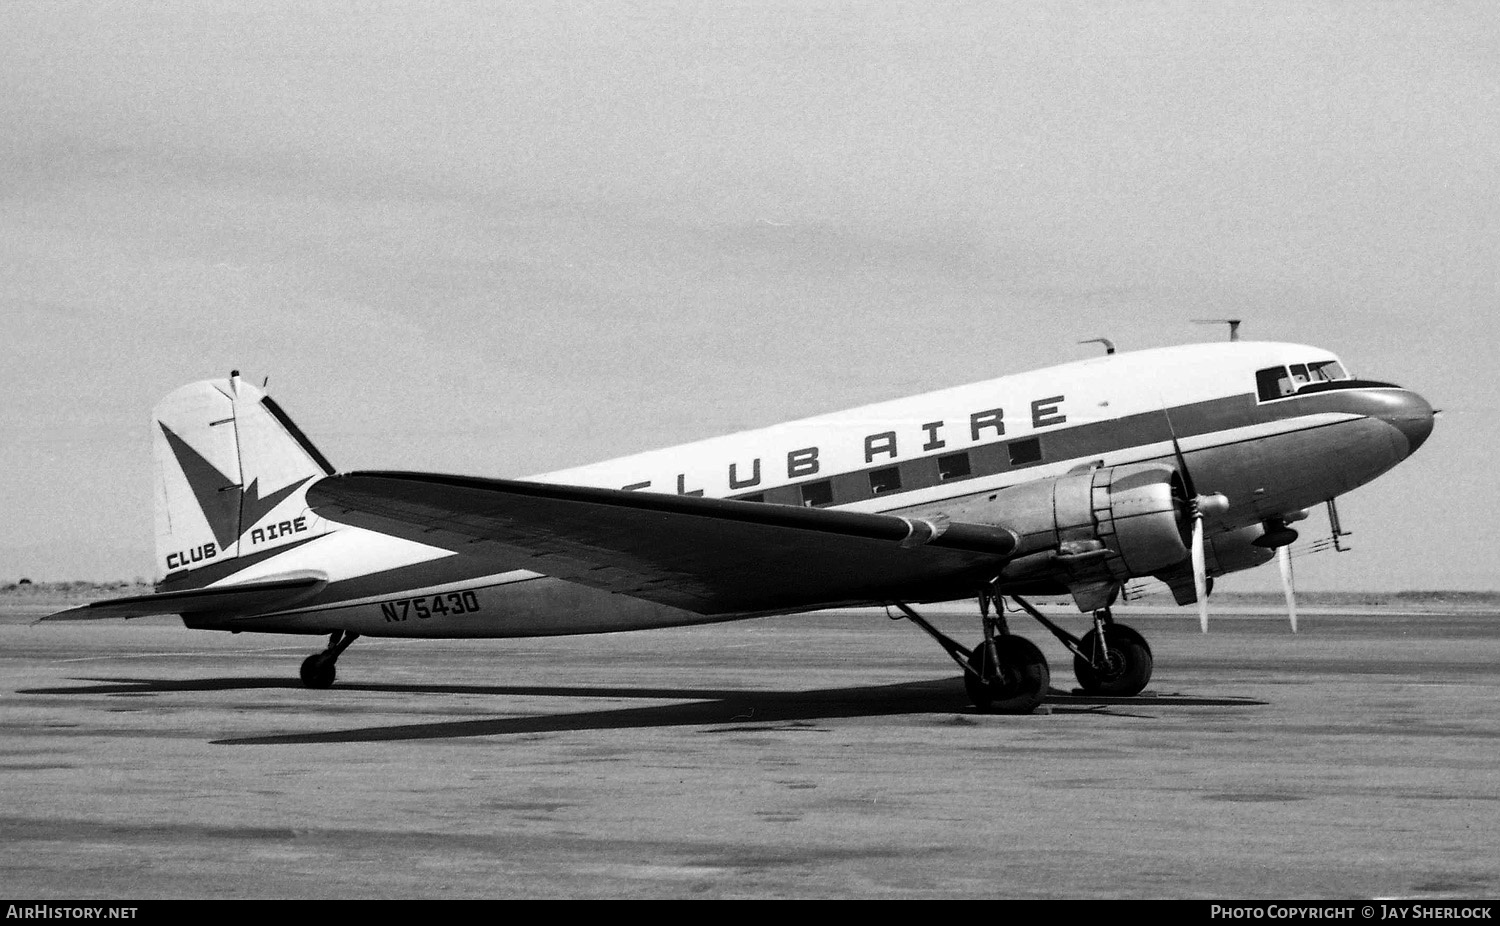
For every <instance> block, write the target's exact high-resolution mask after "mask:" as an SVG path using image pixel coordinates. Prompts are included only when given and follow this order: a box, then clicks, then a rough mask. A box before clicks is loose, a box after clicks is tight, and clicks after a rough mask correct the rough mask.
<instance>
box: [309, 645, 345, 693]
mask: <svg viewBox="0 0 1500 926" xmlns="http://www.w3.org/2000/svg"><path fill="white" fill-rule="evenodd" d="M301 674H302V684H304V685H306V686H307V687H308V688H332V687H333V680H334V678H335V677H337V675H338V660H336V659H329V658H328V656H327V654H325V653H313V654H312V655H311V656H309V657H307V658H306V659H304V660H302V672H301Z"/></svg>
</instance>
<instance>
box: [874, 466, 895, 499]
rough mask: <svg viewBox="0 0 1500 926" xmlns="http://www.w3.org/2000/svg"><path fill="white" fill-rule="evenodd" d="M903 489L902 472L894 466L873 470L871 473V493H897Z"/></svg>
mask: <svg viewBox="0 0 1500 926" xmlns="http://www.w3.org/2000/svg"><path fill="white" fill-rule="evenodd" d="M900 488H901V471H900V470H899V469H897V468H896V467H894V466H889V467H886V468H885V469H877V470H873V471H871V473H870V491H871V492H873V493H874V494H876V495H882V494H884V493H886V492H896V491H898V490H900Z"/></svg>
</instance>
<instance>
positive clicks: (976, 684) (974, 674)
mask: <svg viewBox="0 0 1500 926" xmlns="http://www.w3.org/2000/svg"><path fill="white" fill-rule="evenodd" d="M990 601H991V599H990V596H989V595H988V593H985V594H982V595H981V596H980V598H979V609H980V618H981V621H982V623H983V625H984V642H982V643H980V644H979V645H978V646H976V647H974V649H973V650H972V651H969V650H965V649H964V647H963V646H962V645H961V644H959V643H957V642H955V641H954V640H953V639H952V638H951V637H949V636H947V635H946V634H944V633H943V632H942V631H940V630H938V629H937V628H936V627H934V626H932V624H930V623H928V622H927V620H926V619H925V618H923V617H922V616H921V615H920V614H918V613H917V612H916V611H913V610H912V609H911V608H910V607H909V606H908V605H906V604H905V603H904V602H900V601H897V602H894V604H895V605H896V607H897V608H900V609H901V613H902V614H905V615H906V616H907V617H908V618H910V619H911V622H912V623H914V624H916V625H917V626H918V627H921V628H922V629H923V630H925V631H926V632H927V633H928V634H929V635H930V636H931V637H932V638H933V639H934V640H936V641H937V642H938V645H940V646H942V647H943V649H945V650H947V652H948V655H949V656H951V657H952V658H953V661H954V662H956V663H958V664H959V667H960V668H962V669H963V670H964V690H965V691H967V692H968V693H969V700H971V701H973V702H974V706H975V707H977V708H979V709H980V710H981V711H985V712H988V713H993V714H1029V713H1031V712H1032V711H1033V710H1035V709H1036V706H1037V705H1038V704H1041V703H1042V701H1043V699H1045V698H1046V697H1047V690H1048V687H1049V685H1050V684H1051V680H1052V674H1051V672H1050V670H1049V669H1048V668H1047V658H1046V657H1045V656H1043V655H1042V651H1041V650H1039V649H1037V648H1036V644H1034V643H1032V642H1031V641H1030V640H1027V639H1026V638H1025V637H1017V636H1013V635H1012V634H1011V633H1010V632H1009V628H1008V627H1007V626H1006V623H1005V615H1004V614H1003V613H1001V612H1000V611H999V609H996V612H995V614H994V616H991V614H990Z"/></svg>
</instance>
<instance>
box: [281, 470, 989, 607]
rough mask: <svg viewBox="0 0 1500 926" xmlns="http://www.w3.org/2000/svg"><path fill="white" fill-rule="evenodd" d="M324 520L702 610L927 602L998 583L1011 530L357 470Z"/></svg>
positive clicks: (330, 491)
mask: <svg viewBox="0 0 1500 926" xmlns="http://www.w3.org/2000/svg"><path fill="white" fill-rule="evenodd" d="M307 500H308V504H309V506H311V507H312V508H313V510H315V511H316V512H317V513H318V514H319V515H320V516H322V517H324V518H328V519H331V520H334V521H341V522H344V523H347V524H352V525H355V526H358V527H364V528H366V529H370V530H376V531H381V532H384V533H388V534H393V535H395V536H399V537H405V538H408V539H411V540H415V541H418V542H421V543H428V544H438V545H440V546H447V547H448V548H449V549H452V550H456V551H461V552H475V553H477V552H479V550H480V549H482V548H483V547H480V548H476V547H474V546H472V545H473V544H481V545H488V544H494V545H496V550H497V552H498V550H499V549H501V548H505V549H509V550H511V551H514V552H517V553H520V554H523V555H524V556H525V562H526V563H527V564H528V566H527V568H532V569H535V570H537V571H539V572H544V573H546V574H547V575H551V576H555V577H557V578H560V579H566V580H569V581H573V582H578V583H580V584H583V585H588V586H591V587H594V588H600V589H604V590H606V591H611V592H616V593H619V594H623V595H629V596H631V597H635V598H641V599H644V600H647V601H655V602H658V603H661V604H667V605H671V606H673V607H678V608H685V609H687V610H690V611H695V612H697V613H699V614H731V613H751V612H766V611H771V610H775V609H794V608H809V607H824V606H828V605H832V604H835V603H846V602H867V601H883V600H891V599H897V598H901V599H905V598H908V597H911V598H913V599H914V600H922V599H921V598H920V597H919V596H920V595H922V594H924V593H925V592H926V591H929V590H931V589H933V588H934V586H937V585H943V587H944V588H945V589H950V588H951V583H953V582H955V581H958V582H961V583H965V584H974V586H975V587H977V584H975V583H974V582H973V581H972V580H973V579H974V578H975V577H976V576H978V575H980V574H983V576H984V578H985V579H988V578H991V577H993V575H994V573H995V569H996V567H997V565H998V564H1000V563H1003V562H1004V561H1005V560H1006V559H1008V558H1009V557H1010V556H1011V555H1012V554H1013V553H1014V552H1015V549H1016V545H1017V542H1018V541H1017V538H1016V535H1015V534H1014V533H1012V532H1011V531H1009V530H1007V529H1005V528H1003V527H997V526H993V525H985V524H959V523H953V522H949V521H945V520H939V521H937V522H933V521H926V520H920V519H909V518H902V517H897V516H895V515H887V514H875V513H868V512H856V511H843V510H836V509H829V508H800V507H795V506H789V505H768V504H763V503H758V502H746V501H734V500H728V499H715V498H702V497H695V496H690V495H669V494H665V493H660V494H658V493H648V492H632V491H626V490H622V489H604V488H595V487H584V486H566V485H553V484H547V483H537V482H518V481H513V480H504V479H476V478H470V477H464V476H442V475H434V474H422V473H392V472H365V473H348V474H344V475H338V476H330V477H328V478H326V479H322V480H320V481H318V482H317V483H315V484H313V486H312V487H311V488H310V489H309V490H308V494H307Z"/></svg>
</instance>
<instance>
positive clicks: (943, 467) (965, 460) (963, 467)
mask: <svg viewBox="0 0 1500 926" xmlns="http://www.w3.org/2000/svg"><path fill="white" fill-rule="evenodd" d="M970 472H972V470H970V469H969V455H968V454H967V453H950V454H948V455H947V456H942V457H938V478H939V479H941V480H943V481H944V482H947V481H948V480H949V479H962V478H964V477H965V476H968V475H969V473H970Z"/></svg>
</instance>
